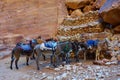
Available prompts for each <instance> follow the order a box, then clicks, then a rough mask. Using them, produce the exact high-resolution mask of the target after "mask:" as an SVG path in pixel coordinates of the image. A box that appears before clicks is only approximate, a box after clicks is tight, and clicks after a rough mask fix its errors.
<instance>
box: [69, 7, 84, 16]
mask: <svg viewBox="0 0 120 80" xmlns="http://www.w3.org/2000/svg"><path fill="white" fill-rule="evenodd" d="M82 14H83V13H82V11H81V10H80V9H76V10H74V11H73V12H72V13H71V15H70V16H71V17H72V18H75V17H80V16H81V15H82Z"/></svg>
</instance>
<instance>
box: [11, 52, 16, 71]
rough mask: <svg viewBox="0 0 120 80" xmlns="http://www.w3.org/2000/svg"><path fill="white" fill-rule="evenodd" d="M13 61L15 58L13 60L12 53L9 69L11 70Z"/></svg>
mask: <svg viewBox="0 0 120 80" xmlns="http://www.w3.org/2000/svg"><path fill="white" fill-rule="evenodd" d="M14 59H15V58H14V55H13V53H12V56H11V64H10V69H13V68H12V64H13V62H14Z"/></svg>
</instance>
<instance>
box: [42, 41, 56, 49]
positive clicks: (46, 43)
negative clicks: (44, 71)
mask: <svg viewBox="0 0 120 80" xmlns="http://www.w3.org/2000/svg"><path fill="white" fill-rule="evenodd" d="M44 45H45V47H48V48H54V47H56V46H57V42H55V41H48V42H45V43H44Z"/></svg>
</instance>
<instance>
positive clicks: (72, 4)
mask: <svg viewBox="0 0 120 80" xmlns="http://www.w3.org/2000/svg"><path fill="white" fill-rule="evenodd" d="M93 1H94V0H66V5H67V7H69V8H71V9H78V8H82V7H85V6H86V5H87V4H90V2H93Z"/></svg>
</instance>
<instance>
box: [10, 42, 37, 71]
mask: <svg viewBox="0 0 120 80" xmlns="http://www.w3.org/2000/svg"><path fill="white" fill-rule="evenodd" d="M35 45H36V43H35V42H33V41H30V43H28V44H23V43H18V44H17V45H16V46H15V47H14V48H13V50H12V56H11V64H10V69H13V68H12V65H13V62H14V60H15V66H16V69H18V60H19V58H20V56H21V55H26V65H29V64H28V61H29V57H30V56H32V53H33V48H34V46H35Z"/></svg>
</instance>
